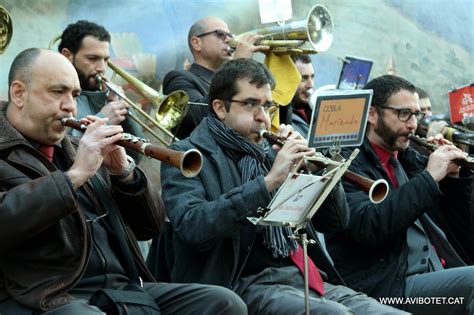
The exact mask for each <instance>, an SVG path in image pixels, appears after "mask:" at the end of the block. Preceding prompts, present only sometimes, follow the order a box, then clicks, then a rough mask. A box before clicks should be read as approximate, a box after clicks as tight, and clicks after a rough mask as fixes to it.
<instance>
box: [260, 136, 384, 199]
mask: <svg viewBox="0 0 474 315" xmlns="http://www.w3.org/2000/svg"><path fill="white" fill-rule="evenodd" d="M260 136H262V137H263V138H265V139H267V140H268V141H269V142H270V143H271V144H276V145H279V146H283V145H284V144H285V140H284V139H282V138H280V137H278V136H277V135H276V134H274V133H271V132H269V131H267V130H260ZM308 161H309V162H311V163H313V164H315V165H317V166H319V167H326V166H328V165H331V164H335V163H336V162H335V161H333V160H331V159H328V158H326V157H324V156H319V157H317V158H315V159H308ZM342 177H344V179H345V180H347V181H348V182H349V183H351V184H353V185H356V186H357V187H359V188H361V189H362V190H363V191H364V192H366V193H367V194H368V195H369V199H370V201H371V202H372V203H380V202H382V201H383V200H384V199H385V198H386V197H387V195H388V191H389V188H388V183H387V181H386V180H385V179H378V180H375V181H374V180H371V179H369V178H367V177H364V176H362V175H359V174H357V173H354V172H352V171H349V170H346V171H345V172H344V174H343V175H342Z"/></svg>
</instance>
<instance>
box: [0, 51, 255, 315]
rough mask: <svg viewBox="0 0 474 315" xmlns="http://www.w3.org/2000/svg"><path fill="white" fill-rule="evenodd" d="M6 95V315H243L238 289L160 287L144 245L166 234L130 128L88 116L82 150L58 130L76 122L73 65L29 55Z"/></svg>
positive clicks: (2, 177) (2, 224) (0, 137)
mask: <svg viewBox="0 0 474 315" xmlns="http://www.w3.org/2000/svg"><path fill="white" fill-rule="evenodd" d="M9 87H10V88H9V101H8V103H6V104H2V105H1V111H0V313H1V314H2V315H9V314H13V315H19V314H20V315H21V314H38V313H39V312H41V314H48V315H51V314H104V313H103V312H108V311H109V310H111V309H115V313H120V314H122V312H125V311H127V310H128V311H127V312H130V313H132V314H145V313H146V314H159V313H160V310H161V311H162V312H163V313H176V314H179V313H190V312H198V313H206V312H208V313H219V312H224V313H229V314H242V313H243V314H245V313H246V307H245V304H244V303H243V302H242V301H241V300H240V298H239V297H238V296H237V295H235V294H234V293H233V292H231V291H230V290H223V288H220V287H211V286H202V285H194V284H184V285H183V284H172V283H168V284H163V283H155V282H153V277H152V275H151V273H150V272H149V271H148V269H147V268H146V266H145V264H144V262H143V259H142V257H141V255H140V253H139V249H138V247H137V244H136V241H137V239H138V240H145V239H150V238H151V237H152V236H153V235H154V234H155V233H157V232H158V231H159V229H160V228H161V227H162V225H163V222H164V208H163V204H162V201H161V198H160V196H159V194H158V192H157V191H152V190H150V186H149V182H148V180H147V178H146V175H145V174H144V173H143V172H142V171H141V170H140V169H139V168H138V167H135V164H134V163H133V160H132V159H131V158H129V157H127V155H126V154H125V150H124V149H123V148H122V147H119V146H117V145H115V144H114V142H116V141H117V140H119V139H121V137H122V134H121V133H122V131H123V129H122V127H121V126H119V125H107V124H106V122H107V121H106V120H104V119H99V118H97V117H94V116H89V118H88V120H87V121H83V123H87V124H88V127H87V130H86V131H85V133H84V135H83V136H82V138H81V139H80V141H79V144H78V146H77V148H76V145H75V144H73V143H71V141H70V139H69V137H67V136H66V127H64V126H63V125H62V123H61V119H63V118H68V117H71V116H73V115H74V114H75V113H76V103H75V99H76V97H77V96H78V95H79V93H80V85H79V80H78V76H77V73H76V71H75V69H74V67H73V66H72V65H71V63H70V62H69V61H68V60H67V59H66V58H65V57H64V56H62V55H61V54H58V53H57V52H53V51H50V50H43V49H37V48H31V49H27V50H25V51H23V52H21V53H20V54H19V55H18V56H17V57H16V58H15V60H14V61H13V64H12V67H11V69H10V73H9ZM76 144H77V143H76ZM115 313H114V314H115Z"/></svg>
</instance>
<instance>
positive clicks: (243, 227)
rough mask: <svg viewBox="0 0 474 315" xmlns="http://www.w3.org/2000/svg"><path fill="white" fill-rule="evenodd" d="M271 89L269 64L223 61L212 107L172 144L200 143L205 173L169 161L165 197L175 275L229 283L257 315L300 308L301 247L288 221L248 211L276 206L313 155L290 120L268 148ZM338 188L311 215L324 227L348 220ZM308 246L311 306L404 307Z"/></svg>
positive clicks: (348, 309) (341, 310)
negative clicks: (341, 274)
mask: <svg viewBox="0 0 474 315" xmlns="http://www.w3.org/2000/svg"><path fill="white" fill-rule="evenodd" d="M273 87H274V79H273V77H272V75H271V74H270V72H269V71H268V70H267V68H266V67H265V66H264V65H262V64H260V63H258V62H256V61H254V60H252V59H236V60H229V61H226V62H225V63H224V64H223V65H222V66H221V67H220V68H219V69H218V70H217V71H216V73H215V75H214V77H213V79H212V82H211V85H210V90H209V110H210V112H209V114H208V115H207V117H206V118H205V119H204V120H203V121H202V122H201V123H200V124H199V126H198V127H197V128H196V129H195V130H194V132H193V133H192V134H191V136H190V137H189V138H187V139H185V140H182V141H179V142H177V143H175V144H173V145H172V147H173V148H175V149H178V150H181V151H186V150H189V149H192V148H195V149H198V150H199V151H201V152H202V154H203V159H204V163H203V169H202V171H201V172H200V173H199V175H198V176H196V177H193V178H185V177H184V176H183V175H182V174H181V172H179V170H177V169H174V168H172V167H168V166H167V165H164V164H162V169H161V176H162V179H161V183H162V196H163V200H164V202H165V205H166V207H167V215H168V217H169V219H170V222H171V226H172V229H173V233H172V240H169V241H170V242H171V243H172V244H173V250H174V264H173V265H172V270H171V281H174V282H197V283H205V284H217V285H220V286H223V287H227V288H230V289H232V290H234V291H235V292H236V293H238V294H239V295H240V296H241V297H242V299H243V300H244V301H245V302H246V304H247V306H248V308H249V313H251V314H301V313H303V312H304V310H305V297H304V278H303V276H302V274H301V272H300V270H301V269H299V268H302V249H301V247H300V245H298V243H297V242H296V241H292V240H291V239H289V238H288V236H290V235H291V234H292V231H291V229H290V228H287V227H274V226H272V227H270V226H268V227H267V226H265V227H264V226H261V225H254V224H252V223H250V221H249V220H248V219H247V217H255V216H258V215H259V208H264V207H266V206H267V205H268V204H269V202H270V200H271V198H272V196H273V195H274V193H275V192H276V190H277V188H278V187H279V186H280V185H281V184H282V183H283V182H284V180H285V179H286V177H287V175H288V174H289V172H290V171H291V170H292V169H293V167H294V165H295V164H297V163H298V162H299V161H300V160H301V159H302V158H303V157H304V156H307V155H312V154H314V149H311V148H308V146H307V141H306V140H305V139H304V138H303V137H302V136H301V135H300V134H299V133H298V132H294V131H293V129H292V128H291V127H290V126H285V125H281V126H280V128H279V132H278V135H279V136H280V137H282V138H283V139H286V142H285V144H284V145H283V146H282V147H280V148H278V149H279V151H278V153H277V155H276V158H275V159H274V160H272V159H271V158H270V157H269V155H268V154H267V153H266V152H267V150H266V149H265V146H264V145H265V142H263V139H262V138H261V136H260V129H261V127H262V126H264V127H265V128H266V129H268V128H269V127H270V121H269V115H268V109H269V107H270V106H271V105H272V94H271V91H272V88H273ZM267 149H268V148H267ZM337 187H338V188H337V189H335V190H334V191H333V192H332V193H331V194H330V196H329V197H328V199H327V200H326V202H325V203H324V206H323V207H322V208H321V209H320V210H319V211H318V212H317V213H316V215H315V216H314V218H313V219H314V220H313V221H314V224H315V226H316V228H318V229H320V230H321V231H322V232H329V231H334V230H339V229H341V228H344V227H345V225H346V223H347V220H348V216H347V215H348V213H347V210H348V209H347V205H346V202H345V197H344V191H343V190H342V189H341V186H340V185H338V186H337ZM307 229H308V231H310V230H311V229H312V226H311V225H309V226H308V228H307ZM313 237H314V234H313ZM309 251H310V256H311V258H310V263H309V264H310V272H309V278H310V280H309V283H310V287H311V290H310V293H309V295H310V297H309V300H310V301H309V303H310V311H311V313H313V314H346V313H353V312H356V313H360V314H382V313H383V314H398V313H404V312H402V311H399V310H396V309H394V308H391V307H389V306H385V305H382V304H379V303H378V302H377V301H376V300H374V299H371V298H368V297H367V296H366V295H364V294H361V293H358V292H355V291H353V290H351V289H349V288H347V287H344V286H343V285H341V284H342V282H341V281H340V279H338V277H337V272H335V270H334V269H333V268H332V265H331V264H330V263H329V260H328V258H327V257H326V256H324V254H323V253H322V250H321V248H320V247H319V245H314V247H313V248H311V247H310V248H309ZM313 263H316V264H317V265H318V267H319V268H321V270H324V272H321V273H320V272H319V271H318V269H317V268H316V267H315V265H314V264H313ZM298 266H299V267H298ZM326 274H327V275H328V277H326ZM323 278H324V282H323ZM329 278H331V281H329Z"/></svg>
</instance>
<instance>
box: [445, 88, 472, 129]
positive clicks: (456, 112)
mask: <svg viewBox="0 0 474 315" xmlns="http://www.w3.org/2000/svg"><path fill="white" fill-rule="evenodd" d="M448 96H449V113H450V116H451V124H455V123H459V122H461V121H462V119H463V117H464V115H467V116H470V115H471V116H474V84H471V85H466V86H463V87H460V88H459V89H456V90H452V91H449V92H448Z"/></svg>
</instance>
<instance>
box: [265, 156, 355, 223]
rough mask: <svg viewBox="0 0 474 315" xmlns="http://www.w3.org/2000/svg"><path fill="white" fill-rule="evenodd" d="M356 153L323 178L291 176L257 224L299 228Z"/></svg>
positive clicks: (329, 167)
mask: <svg viewBox="0 0 474 315" xmlns="http://www.w3.org/2000/svg"><path fill="white" fill-rule="evenodd" d="M358 152H359V150H357V149H356V150H354V152H353V153H352V155H351V156H350V158H349V159H348V160H347V161H342V162H340V163H339V165H337V166H336V165H335V164H338V163H337V162H335V164H333V165H329V166H328V167H327V170H328V172H327V173H326V174H324V175H322V176H317V175H308V174H295V173H290V175H288V177H287V179H286V180H285V182H284V183H283V184H282V185H281V187H280V188H279V189H278V192H277V193H276V195H275V196H274V197H273V199H272V201H271V202H270V204H269V205H268V208H269V211H268V212H267V213H266V215H265V216H264V217H263V218H260V220H258V224H263V225H289V226H291V227H299V226H302V225H303V224H304V222H305V221H306V220H308V219H311V218H312V217H313V216H314V214H315V213H316V211H318V210H319V208H320V207H321V205H322V204H323V202H324V200H326V197H327V196H328V195H329V194H330V193H331V191H332V189H334V187H335V186H336V184H337V183H338V181H339V180H340V178H341V177H342V176H343V175H344V173H345V172H346V170H347V169H348V167H349V165H350V163H351V162H352V160H353V159H354V158H355V157H356V155H357V154H358Z"/></svg>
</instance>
